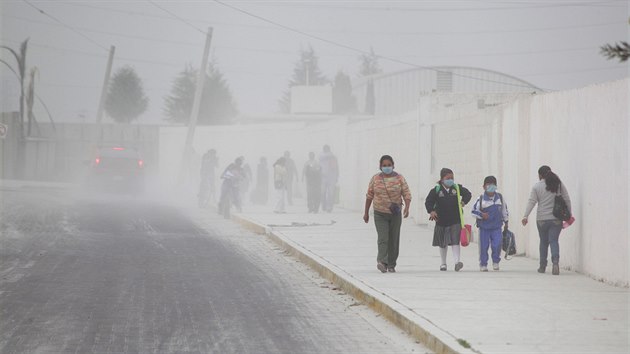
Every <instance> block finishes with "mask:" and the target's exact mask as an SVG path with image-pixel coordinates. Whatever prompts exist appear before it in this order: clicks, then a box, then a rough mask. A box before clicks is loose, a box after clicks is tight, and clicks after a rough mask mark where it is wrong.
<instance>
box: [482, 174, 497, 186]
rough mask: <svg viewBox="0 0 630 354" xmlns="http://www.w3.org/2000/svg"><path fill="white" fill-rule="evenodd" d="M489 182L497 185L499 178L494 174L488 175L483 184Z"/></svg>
mask: <svg viewBox="0 0 630 354" xmlns="http://www.w3.org/2000/svg"><path fill="white" fill-rule="evenodd" d="M488 183H494V185H495V186H496V185H497V178H496V177H494V176H488V177H486V178H484V179H483V185H484V186H485V185H486V184H488Z"/></svg>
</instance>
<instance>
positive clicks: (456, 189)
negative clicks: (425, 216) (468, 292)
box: [424, 168, 472, 272]
mask: <svg viewBox="0 0 630 354" xmlns="http://www.w3.org/2000/svg"><path fill="white" fill-rule="evenodd" d="M454 177H455V176H454V174H453V171H452V170H451V169H448V168H443V169H442V170H441V171H440V180H439V181H438V182H437V185H436V186H435V187H434V188H431V190H430V191H429V194H428V195H427V198H426V201H425V203H424V206H425V207H426V209H427V213H429V214H430V216H429V220H435V230H434V231H433V246H435V247H439V248H440V257H441V258H442V265H440V270H441V271H446V269H447V266H446V253H447V248H446V247H447V246H451V250H452V252H453V259H454V260H455V271H456V272H459V271H460V270H461V269H462V267H464V263H462V262H461V260H460V246H459V240H460V238H459V237H460V231H461V229H462V226H461V217H460V208H462V207H463V206H465V205H466V204H468V202H469V201H470V198H471V197H472V196H471V194H470V191H469V190H468V189H466V188H464V186H462V185H461V184H456V183H455V180H454Z"/></svg>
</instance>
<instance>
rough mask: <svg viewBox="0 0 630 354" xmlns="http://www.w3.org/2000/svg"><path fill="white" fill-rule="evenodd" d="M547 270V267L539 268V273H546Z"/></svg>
mask: <svg viewBox="0 0 630 354" xmlns="http://www.w3.org/2000/svg"><path fill="white" fill-rule="evenodd" d="M546 269H547V267H543V266H540V267H539V268H538V273H544V272H545V270H546Z"/></svg>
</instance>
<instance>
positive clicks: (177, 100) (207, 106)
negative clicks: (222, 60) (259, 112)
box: [164, 63, 238, 125]
mask: <svg viewBox="0 0 630 354" xmlns="http://www.w3.org/2000/svg"><path fill="white" fill-rule="evenodd" d="M196 85H197V70H196V69H194V68H193V67H192V66H190V65H188V66H186V68H184V70H183V71H182V72H180V73H179V75H178V76H177V77H176V78H175V80H173V87H172V88H171V94H170V95H169V96H167V97H165V98H164V114H165V116H166V120H168V121H170V122H172V123H188V120H189V119H190V112H191V111H192V106H193V101H194V98H195V89H196ZM237 113H238V110H237V108H236V103H234V98H233V96H232V92H231V91H230V88H229V86H228V84H227V82H226V81H225V79H224V77H223V74H222V73H221V71H219V69H218V68H217V67H216V65H215V64H213V63H210V64H209V65H208V71H207V73H206V80H205V82H204V85H203V92H202V95H201V104H200V106H199V119H198V121H197V123H198V124H200V125H211V124H226V123H230V122H231V121H232V120H233V119H234V117H236V115H237Z"/></svg>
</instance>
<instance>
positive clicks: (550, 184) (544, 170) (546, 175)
mask: <svg viewBox="0 0 630 354" xmlns="http://www.w3.org/2000/svg"><path fill="white" fill-rule="evenodd" d="M538 175H539V176H540V177H541V178H542V179H544V180H545V184H546V185H547V190H548V191H550V192H551V193H558V189H560V183H561V181H560V177H558V175H557V174H555V173H553V172H552V171H551V167H549V166H547V165H543V166H540V168H539V169H538Z"/></svg>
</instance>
